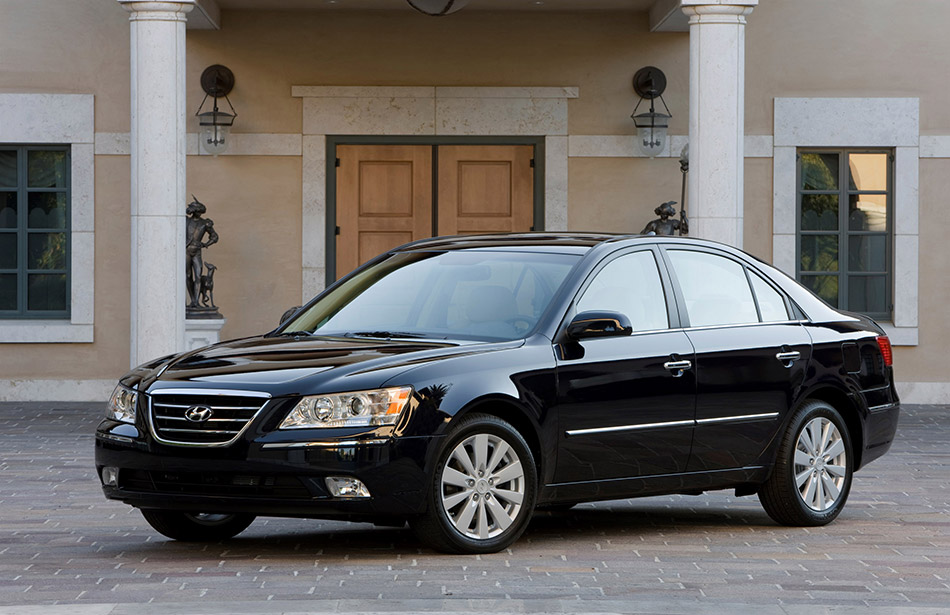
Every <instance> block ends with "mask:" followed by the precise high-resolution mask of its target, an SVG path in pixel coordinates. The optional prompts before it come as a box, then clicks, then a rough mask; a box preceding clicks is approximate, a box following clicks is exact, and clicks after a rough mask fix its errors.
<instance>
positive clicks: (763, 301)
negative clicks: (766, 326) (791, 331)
mask: <svg viewBox="0 0 950 615" xmlns="http://www.w3.org/2000/svg"><path fill="white" fill-rule="evenodd" d="M749 274H750V276H749V277H751V279H752V289H753V290H754V291H755V298H756V299H757V300H758V302H759V313H760V314H761V315H762V322H783V321H786V320H788V309H787V308H786V307H785V299H783V298H782V295H781V294H780V293H779V292H778V291H777V290H775V289H774V288H772V287H771V286H769V284H768V283H766V281H765V280H763V279H762V278H761V277H760V276H759V274H757V273H755V272H754V271H750V272H749Z"/></svg>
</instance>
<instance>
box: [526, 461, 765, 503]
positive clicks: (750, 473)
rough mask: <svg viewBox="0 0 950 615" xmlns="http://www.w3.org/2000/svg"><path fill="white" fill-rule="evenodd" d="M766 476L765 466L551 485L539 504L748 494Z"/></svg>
mask: <svg viewBox="0 0 950 615" xmlns="http://www.w3.org/2000/svg"><path fill="white" fill-rule="evenodd" d="M767 476H768V468H767V467H766V466H750V467H745V468H735V469H731V470H715V471H709V472H684V473H681V474H663V475H659V476H638V477H635V478H614V479H608V480H596V481H584V482H575V483H553V484H548V485H545V486H544V489H543V490H542V493H541V497H540V498H539V502H544V503H548V502H593V501H597V500H616V499H620V498H635V497H646V496H651V495H669V494H674V493H685V494H689V495H698V494H699V493H701V492H703V491H715V490H718V489H732V488H735V489H739V490H740V493H750V489H751V487H752V486H754V485H756V484H758V483H761V482H763V481H765V479H766V477H767Z"/></svg>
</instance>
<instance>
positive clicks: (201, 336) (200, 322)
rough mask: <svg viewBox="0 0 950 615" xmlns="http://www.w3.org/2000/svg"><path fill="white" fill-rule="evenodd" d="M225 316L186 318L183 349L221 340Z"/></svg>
mask: <svg viewBox="0 0 950 615" xmlns="http://www.w3.org/2000/svg"><path fill="white" fill-rule="evenodd" d="M227 321H228V319H227V318H186V319H185V350H194V349H196V348H201V347H202V346H208V345H210V344H217V343H218V342H220V341H221V327H223V326H224V323H226V322H227Z"/></svg>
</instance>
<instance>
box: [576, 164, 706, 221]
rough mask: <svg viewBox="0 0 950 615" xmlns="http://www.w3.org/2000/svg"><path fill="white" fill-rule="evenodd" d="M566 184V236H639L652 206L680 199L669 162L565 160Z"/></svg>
mask: <svg viewBox="0 0 950 615" xmlns="http://www.w3.org/2000/svg"><path fill="white" fill-rule="evenodd" d="M568 182H569V183H568V202H569V203H570V209H569V210H568V227H569V228H570V229H571V230H572V231H603V232H609V233H639V232H640V231H641V230H642V229H643V227H644V226H646V224H647V222H649V221H650V220H654V219H656V217H657V216H656V214H654V213H653V209H654V208H655V207H656V206H657V205H659V204H660V203H662V202H664V201H677V202H678V201H679V200H680V190H681V182H682V174H681V173H680V165H679V160H678V159H675V158H656V159H653V160H650V159H645V160H641V159H630V158H571V159H570V165H569V176H568ZM677 207H679V206H678V205H677ZM687 215H688V212H687Z"/></svg>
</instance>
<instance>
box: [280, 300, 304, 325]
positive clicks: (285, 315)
mask: <svg viewBox="0 0 950 615" xmlns="http://www.w3.org/2000/svg"><path fill="white" fill-rule="evenodd" d="M300 308H301V306H299V305H298V306H295V307H292V308H290V309H289V310H287V311H286V312H284V313H283V314H281V316H280V322H279V323H277V326H278V327H279V326H280V325H282V324H284V323H285V322H287V321H288V320H290V317H291V316H293V315H294V314H296V313H297V310H299V309H300Z"/></svg>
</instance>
